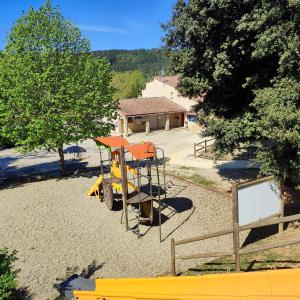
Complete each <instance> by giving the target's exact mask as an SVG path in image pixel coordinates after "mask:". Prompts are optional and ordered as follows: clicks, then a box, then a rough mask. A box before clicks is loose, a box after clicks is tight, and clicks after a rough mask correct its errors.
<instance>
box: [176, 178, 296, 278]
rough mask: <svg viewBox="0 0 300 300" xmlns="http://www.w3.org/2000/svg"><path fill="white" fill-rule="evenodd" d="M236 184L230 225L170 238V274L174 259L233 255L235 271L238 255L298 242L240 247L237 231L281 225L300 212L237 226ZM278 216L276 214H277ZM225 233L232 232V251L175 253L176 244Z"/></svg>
mask: <svg viewBox="0 0 300 300" xmlns="http://www.w3.org/2000/svg"><path fill="white" fill-rule="evenodd" d="M237 202H238V201H237V185H236V183H233V187H232V218H233V222H232V227H231V228H228V229H224V230H220V231H216V232H213V233H210V234H205V235H201V236H196V237H192V238H186V239H182V240H179V241H175V240H174V239H171V273H172V275H176V259H182V260H186V259H198V258H212V257H224V256H234V258H235V271H236V272H240V269H241V268H240V255H243V254H249V253H255V252H260V251H265V250H269V249H274V248H279V247H284V246H289V245H293V244H299V243H300V239H295V240H288V241H283V242H278V243H273V244H268V245H263V246H258V247H255V248H252V247H251V248H250V249H246V248H245V249H240V235H239V233H240V232H241V231H244V230H250V229H255V228H261V227H265V226H270V225H279V226H280V225H283V223H287V222H294V221H298V220H300V214H296V215H291V216H287V217H283V216H279V217H277V218H276V219H270V218H268V219H266V220H264V221H259V222H255V223H251V224H247V225H243V226H239V224H238V207H237ZM277 216H278V215H277ZM227 234H232V243H233V251H223V252H208V253H198V254H190V255H176V251H175V250H176V249H175V247H176V246H179V245H184V244H188V243H193V242H199V241H203V240H207V239H211V238H216V237H219V236H224V235H227Z"/></svg>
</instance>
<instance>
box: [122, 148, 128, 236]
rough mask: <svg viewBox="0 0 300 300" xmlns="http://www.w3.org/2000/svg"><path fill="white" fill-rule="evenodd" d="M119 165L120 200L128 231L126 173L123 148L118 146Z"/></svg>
mask: <svg viewBox="0 0 300 300" xmlns="http://www.w3.org/2000/svg"><path fill="white" fill-rule="evenodd" d="M120 167H121V180H122V200H123V212H124V217H125V230H126V231H128V229H129V226H128V212H127V192H128V191H127V173H126V164H125V153H124V148H123V147H121V148H120Z"/></svg>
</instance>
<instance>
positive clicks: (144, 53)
mask: <svg viewBox="0 0 300 300" xmlns="http://www.w3.org/2000/svg"><path fill="white" fill-rule="evenodd" d="M94 53H95V55H96V56H100V57H106V58H107V59H108V60H109V61H110V63H111V65H112V69H113V70H114V71H116V72H124V71H132V70H139V71H141V72H142V73H143V74H144V75H145V77H146V78H147V79H148V78H149V77H151V76H154V75H158V74H161V72H162V70H164V72H165V74H168V71H169V61H168V59H167V57H166V56H165V54H164V53H163V51H162V50H161V49H137V50H103V51H94Z"/></svg>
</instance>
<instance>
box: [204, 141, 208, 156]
mask: <svg viewBox="0 0 300 300" xmlns="http://www.w3.org/2000/svg"><path fill="white" fill-rule="evenodd" d="M206 147H207V141H206V140H205V141H204V152H205V153H206V152H207V150H206Z"/></svg>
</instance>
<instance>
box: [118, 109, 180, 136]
mask: <svg viewBox="0 0 300 300" xmlns="http://www.w3.org/2000/svg"><path fill="white" fill-rule="evenodd" d="M181 115H182V114H181V113H173V114H170V128H176V127H181V124H182V121H181V119H182V116H181ZM147 119H148V120H149V122H150V131H152V130H157V129H165V126H166V119H167V115H166V114H157V115H148V116H143V117H142V119H141V123H137V122H136V121H135V118H134V117H132V118H130V117H129V118H128V133H134V132H144V131H145V130H146V120H147ZM118 120H119V123H118V126H119V128H118V133H119V134H122V133H123V131H124V119H123V117H122V116H119V118H118Z"/></svg>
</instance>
